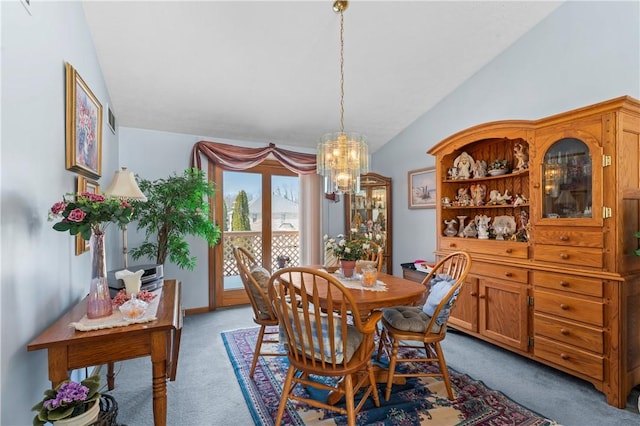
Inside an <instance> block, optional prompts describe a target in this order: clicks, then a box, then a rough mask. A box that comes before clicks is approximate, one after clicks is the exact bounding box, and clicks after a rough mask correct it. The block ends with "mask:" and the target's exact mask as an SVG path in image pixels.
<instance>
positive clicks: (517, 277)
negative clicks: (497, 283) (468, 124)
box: [471, 262, 527, 284]
mask: <svg viewBox="0 0 640 426" xmlns="http://www.w3.org/2000/svg"><path fill="white" fill-rule="evenodd" d="M471 273H472V274H474V275H475V274H477V275H482V276H485V277H493V278H500V279H503V280H509V281H515V282H519V283H525V284H526V283H527V270H526V269H520V268H514V267H511V266H502V265H496V264H491V263H484V262H476V263H472V264H471Z"/></svg>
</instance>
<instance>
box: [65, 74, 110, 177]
mask: <svg viewBox="0 0 640 426" xmlns="http://www.w3.org/2000/svg"><path fill="white" fill-rule="evenodd" d="M65 72H66V95H67V99H66V168H67V170H71V171H74V172H77V173H79V174H82V175H85V176H87V177H90V178H94V179H98V178H99V177H100V176H101V175H102V104H100V101H98V99H97V98H96V97H95V95H94V94H93V92H92V91H91V89H89V86H87V84H86V83H85V82H84V80H83V79H82V77H80V74H78V72H77V71H76V70H75V69H74V68H73V67H72V66H71V64H69V63H68V62H66V63H65Z"/></svg>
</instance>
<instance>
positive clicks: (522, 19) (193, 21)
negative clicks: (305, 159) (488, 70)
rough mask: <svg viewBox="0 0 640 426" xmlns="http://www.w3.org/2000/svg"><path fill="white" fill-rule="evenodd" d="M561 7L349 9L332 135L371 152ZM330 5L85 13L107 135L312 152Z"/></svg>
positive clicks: (325, 112)
mask: <svg viewBox="0 0 640 426" xmlns="http://www.w3.org/2000/svg"><path fill="white" fill-rule="evenodd" d="M561 3H562V2H561V1H554V2H541V1H466V2H465V1H406V2H405V1H352V2H350V4H349V8H348V9H347V11H346V12H345V13H344V42H345V47H344V57H345V61H344V73H345V76H344V78H345V83H344V87H345V103H344V108H345V113H344V119H345V130H346V131H358V132H361V133H364V134H365V135H366V136H367V138H368V142H369V146H370V151H371V152H374V151H375V150H376V149H378V148H380V147H381V146H382V145H384V144H385V143H386V142H388V141H389V140H390V139H392V138H393V137H394V136H395V135H397V134H398V133H399V132H400V131H402V130H403V129H404V128H406V127H407V126H408V125H409V124H411V123H412V122H413V121H414V120H416V119H417V118H418V117H420V116H421V115H422V114H424V113H425V112H427V111H428V110H429V109H431V108H432V107H434V106H435V105H436V104H437V103H438V102H439V101H440V100H442V99H443V98H444V97H446V96H447V95H448V94H449V93H451V92H452V91H453V90H455V89H456V88H457V87H458V86H459V85H460V84H462V83H463V82H464V81H465V80H467V79H468V78H469V77H471V76H472V75H473V74H474V73H476V72H477V71H478V70H479V69H481V68H482V67H483V66H484V65H485V64H487V63H488V62H490V61H491V60H492V59H493V58H495V57H496V56H497V55H499V54H500V53H501V52H502V51H504V50H505V49H506V48H508V47H509V46H510V45H512V44H513V43H514V42H515V41H516V40H517V39H518V38H519V37H521V36H522V35H523V34H525V33H526V32H527V31H529V30H530V29H531V28H533V27H534V26H535V25H536V24H538V23H539V22H540V21H541V20H542V19H544V18H545V17H546V16H548V15H549V14H550V13H552V12H553V11H554V10H555V9H556V8H557V7H558V6H559V5H560V4H561ZM332 6H333V1H331V0H326V1H295V2H293V1H194V2H191V1H173V2H166V1H155V2H140V1H85V2H84V10H85V14H86V17H87V21H88V24H89V28H90V31H91V34H92V37H93V41H94V44H95V47H96V51H97V54H98V58H99V61H100V65H101V67H102V70H103V73H104V79H105V81H106V84H107V87H108V90H109V93H110V96H111V102H112V105H111V108H112V109H113V111H114V114H115V116H116V119H117V121H118V125H120V126H125V127H135V128H143V129H153V130H161V131H167V132H176V133H186V134H194V135H199V136H206V137H209V138H208V140H220V139H234V140H243V141H255V142H264V143H268V142H273V143H276V144H278V145H281V144H284V145H294V146H301V147H308V148H314V147H315V146H316V144H317V142H318V139H319V138H320V136H321V135H322V134H324V133H327V132H334V131H338V130H340V16H339V14H337V13H335V12H334V11H333V8H332Z"/></svg>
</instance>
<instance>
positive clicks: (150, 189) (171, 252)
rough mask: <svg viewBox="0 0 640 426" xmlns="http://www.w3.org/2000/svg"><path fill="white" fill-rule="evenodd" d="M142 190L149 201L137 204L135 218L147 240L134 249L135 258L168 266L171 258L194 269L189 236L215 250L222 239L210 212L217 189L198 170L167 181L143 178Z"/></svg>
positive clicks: (174, 175) (132, 253) (191, 170)
mask: <svg viewBox="0 0 640 426" xmlns="http://www.w3.org/2000/svg"><path fill="white" fill-rule="evenodd" d="M138 185H139V187H140V190H141V191H142V192H143V193H144V194H145V195H146V197H147V201H146V202H140V201H137V202H134V203H135V204H134V205H135V210H134V219H137V220H138V228H137V229H138V230H141V229H144V230H145V240H144V242H143V243H142V244H141V245H140V246H139V247H136V248H134V249H132V250H131V256H132V257H133V259H136V260H137V259H139V258H141V257H143V256H144V257H148V258H150V259H155V260H156V263H158V264H164V262H165V260H166V259H167V258H168V259H169V261H170V262H172V263H175V264H176V265H178V266H179V267H180V268H181V269H184V268H187V269H190V270H192V269H193V268H194V267H195V265H196V257H195V256H191V252H190V250H189V244H188V243H187V242H186V241H185V236H187V235H195V236H199V237H202V238H204V239H205V240H207V243H208V244H209V246H211V247H213V246H214V245H215V244H217V243H218V241H219V240H220V235H221V234H220V227H219V226H217V225H215V224H214V223H213V222H212V221H211V219H210V218H209V215H208V214H207V212H208V211H209V205H208V202H207V198H210V197H213V195H214V194H215V188H214V186H213V185H212V184H211V183H209V182H208V181H207V179H206V176H205V174H204V172H203V171H202V170H200V169H197V168H192V169H187V170H185V171H184V174H183V175H182V176H177V175H176V174H175V173H174V174H173V175H172V176H169V177H168V178H166V179H157V180H154V181H149V180H145V179H140V181H139V182H138Z"/></svg>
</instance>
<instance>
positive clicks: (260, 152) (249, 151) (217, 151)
mask: <svg viewBox="0 0 640 426" xmlns="http://www.w3.org/2000/svg"><path fill="white" fill-rule="evenodd" d="M270 154H273V156H274V157H275V158H276V159H277V160H279V161H280V162H281V163H282V165H283V166H284V167H286V168H287V169H289V170H291V171H292V172H295V173H298V174H300V175H310V174H314V173H316V155H315V154H303V153H300V152H295V151H289V150H287V149H282V148H277V147H276V145H275V144H273V143H270V144H269V146H267V147H264V148H247V147H242V146H234V145H228V144H223V143H217V142H206V141H200V142H197V143H196V144H195V145H194V146H193V149H192V151H191V167H197V168H199V169H202V167H201V166H202V157H201V156H204V157H205V158H207V159H208V160H209V161H211V162H212V163H214V164H216V165H218V166H220V167H222V168H223V169H225V170H234V171H240V170H246V169H249V168H251V167H255V166H257V165H258V164H260V163H262V162H263V161H264V160H266V159H267V157H268V156H269V155H270Z"/></svg>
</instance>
